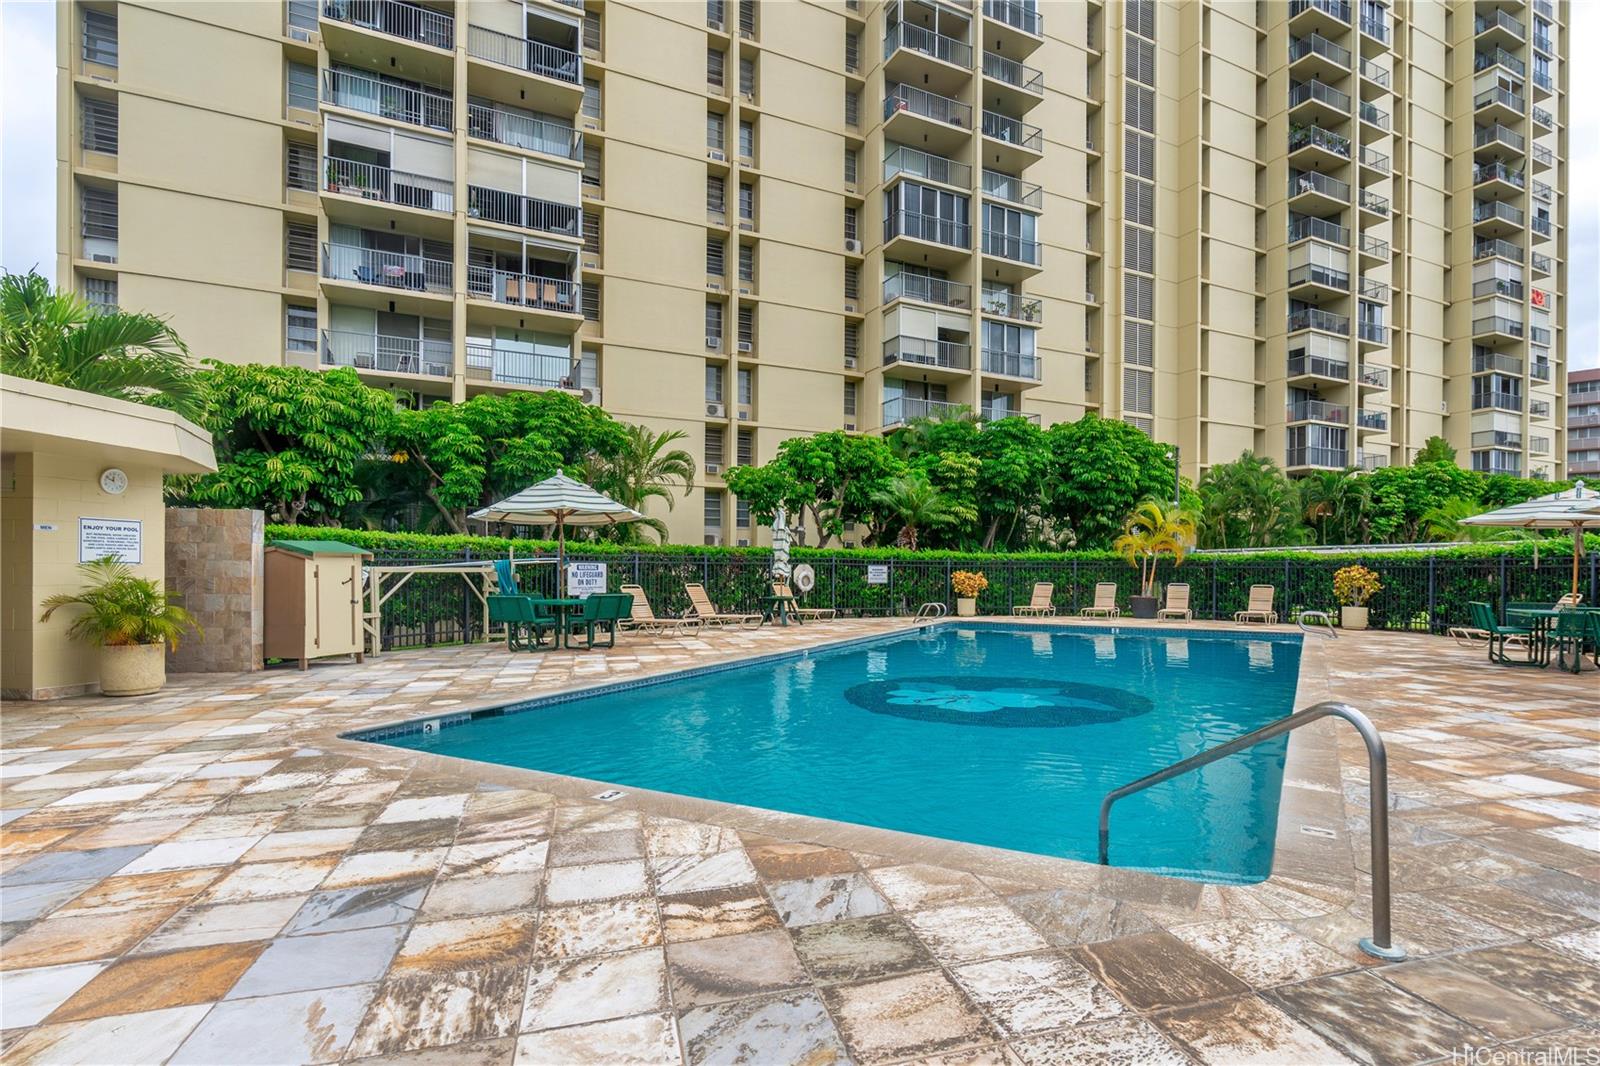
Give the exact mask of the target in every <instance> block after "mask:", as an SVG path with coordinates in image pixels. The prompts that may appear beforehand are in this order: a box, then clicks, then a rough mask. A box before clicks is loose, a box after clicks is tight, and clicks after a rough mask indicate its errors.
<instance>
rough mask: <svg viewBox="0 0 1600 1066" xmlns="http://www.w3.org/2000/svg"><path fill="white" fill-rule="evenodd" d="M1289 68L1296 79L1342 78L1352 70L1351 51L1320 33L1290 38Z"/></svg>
mask: <svg viewBox="0 0 1600 1066" xmlns="http://www.w3.org/2000/svg"><path fill="white" fill-rule="evenodd" d="M1289 67H1290V69H1291V70H1292V71H1293V72H1294V74H1295V76H1296V77H1300V76H1316V77H1323V78H1340V77H1343V76H1344V75H1345V74H1346V73H1348V72H1349V70H1350V49H1348V48H1345V47H1344V46H1343V45H1338V44H1334V43H1333V42H1332V41H1330V40H1328V39H1327V38H1326V37H1324V36H1322V35H1321V34H1320V33H1310V34H1307V35H1306V36H1304V37H1291V38H1289Z"/></svg>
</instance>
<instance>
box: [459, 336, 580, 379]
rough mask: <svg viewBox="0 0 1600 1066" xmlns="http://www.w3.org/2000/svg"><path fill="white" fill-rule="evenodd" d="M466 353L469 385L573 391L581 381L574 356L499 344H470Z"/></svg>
mask: <svg viewBox="0 0 1600 1066" xmlns="http://www.w3.org/2000/svg"><path fill="white" fill-rule="evenodd" d="M466 351H467V380H468V381H493V382H498V383H500V384H503V385H533V386H537V387H540V388H546V389H570V388H573V387H574V386H575V385H576V383H577V380H578V367H577V366H576V365H574V364H573V362H572V358H571V357H570V356H562V355H542V354H539V353H537V352H530V351H526V350H520V349H519V350H513V349H510V348H503V347H501V346H499V345H497V344H470V343H469V344H468V345H467V349H466Z"/></svg>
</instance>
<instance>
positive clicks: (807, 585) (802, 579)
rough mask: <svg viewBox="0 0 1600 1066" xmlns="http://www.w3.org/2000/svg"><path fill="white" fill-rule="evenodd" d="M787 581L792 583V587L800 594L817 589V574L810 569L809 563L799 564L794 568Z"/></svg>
mask: <svg viewBox="0 0 1600 1066" xmlns="http://www.w3.org/2000/svg"><path fill="white" fill-rule="evenodd" d="M789 579H790V580H791V581H793V582H794V587H795V588H797V589H799V590H800V591H801V592H810V591H811V590H812V589H814V588H816V587H817V572H816V571H815V570H813V569H811V565H810V564H809V563H801V564H800V565H799V566H797V567H795V568H794V573H793V574H791V575H789Z"/></svg>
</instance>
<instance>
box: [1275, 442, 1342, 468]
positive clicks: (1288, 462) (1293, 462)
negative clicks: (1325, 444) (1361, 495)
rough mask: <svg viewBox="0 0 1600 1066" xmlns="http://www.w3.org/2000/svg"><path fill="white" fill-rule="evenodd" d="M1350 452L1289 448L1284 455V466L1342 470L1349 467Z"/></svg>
mask: <svg viewBox="0 0 1600 1066" xmlns="http://www.w3.org/2000/svg"><path fill="white" fill-rule="evenodd" d="M1349 456H1350V452H1349V451H1348V450H1347V449H1344V448H1322V447H1308V448H1289V449H1288V450H1287V451H1286V452H1285V454H1284V465H1285V466H1289V467H1297V466H1315V467H1322V468H1325V469H1331V470H1343V469H1344V468H1345V467H1346V466H1348V465H1349V463H1348V459H1349Z"/></svg>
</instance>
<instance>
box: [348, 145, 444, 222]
mask: <svg viewBox="0 0 1600 1066" xmlns="http://www.w3.org/2000/svg"><path fill="white" fill-rule="evenodd" d="M322 162H323V172H324V173H323V180H324V187H325V188H326V189H327V190H328V191H329V192H333V193H340V194H342V195H345V196H359V197H361V198H362V199H363V200H382V201H383V202H384V203H389V204H400V205H402V206H405V207H418V208H421V209H423V210H425V211H445V212H449V211H454V210H455V202H456V186H455V182H453V181H451V180H450V179H448V178H434V177H429V176H428V175H426V174H412V173H409V172H407V171H404V170H391V169H390V168H388V167H380V166H377V165H375V164H373V163H359V162H357V161H356V160H354V159H340V158H339V157H338V156H324V157H323V161H322Z"/></svg>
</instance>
